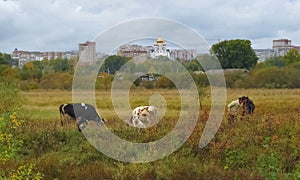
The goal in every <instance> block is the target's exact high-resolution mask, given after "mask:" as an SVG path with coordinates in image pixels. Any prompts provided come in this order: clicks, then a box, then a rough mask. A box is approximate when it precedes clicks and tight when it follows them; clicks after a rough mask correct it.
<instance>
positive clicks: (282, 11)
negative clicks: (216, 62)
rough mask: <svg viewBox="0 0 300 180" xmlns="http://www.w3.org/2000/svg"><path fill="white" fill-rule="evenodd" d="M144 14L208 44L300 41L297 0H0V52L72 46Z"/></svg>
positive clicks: (256, 45)
mask: <svg viewBox="0 0 300 180" xmlns="http://www.w3.org/2000/svg"><path fill="white" fill-rule="evenodd" d="M147 17H159V18H167V19H172V20H175V21H177V22H180V23H183V24H185V25H187V26H189V27H191V28H192V29H194V30H195V31H196V32H197V33H199V34H200V35H202V37H203V38H204V39H206V40H207V41H208V43H209V44H210V45H211V44H214V43H216V42H217V40H218V39H220V40H229V39H237V38H240V39H249V40H251V42H252V47H253V48H272V40H273V39H282V38H288V39H291V40H292V44H293V45H300V23H299V20H300V0H276V1H274V0H243V1H241V0H228V1H224V0H190V1H186V0H181V1H178V0H173V1H171V0H164V1H146V0H145V1H143V0H126V1H125V0H43V1H40V0H24V1H21V0H0V23H1V26H0V52H5V53H11V52H12V51H13V50H14V49H15V48H18V49H19V50H26V51H67V50H77V49H78V43H80V42H85V41H87V40H89V41H92V40H94V39H95V38H96V37H97V35H99V34H101V33H102V32H104V31H106V30H107V29H109V28H111V27H114V26H115V25H117V24H120V23H122V22H125V21H130V20H133V19H138V18H147ZM116 38H117V37H116Z"/></svg>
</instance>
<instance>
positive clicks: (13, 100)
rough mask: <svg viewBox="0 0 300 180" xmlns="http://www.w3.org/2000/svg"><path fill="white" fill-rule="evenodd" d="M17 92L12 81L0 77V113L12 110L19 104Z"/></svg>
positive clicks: (20, 100) (19, 99)
mask: <svg viewBox="0 0 300 180" xmlns="http://www.w3.org/2000/svg"><path fill="white" fill-rule="evenodd" d="M18 92H19V90H18V88H17V86H16V84H15V83H14V82H11V81H7V80H5V79H4V80H3V79H0V99H1V103H0V114H2V113H7V112H12V111H14V110H15V109H17V108H19V107H20V106H21V103H22V99H21V97H20V96H19V94H18Z"/></svg>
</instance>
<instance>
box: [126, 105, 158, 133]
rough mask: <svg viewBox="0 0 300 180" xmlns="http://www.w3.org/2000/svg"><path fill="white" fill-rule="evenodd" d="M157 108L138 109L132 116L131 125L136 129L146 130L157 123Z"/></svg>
mask: <svg viewBox="0 0 300 180" xmlns="http://www.w3.org/2000/svg"><path fill="white" fill-rule="evenodd" d="M156 118H157V108H156V107H155V106H139V107H136V108H135V109H134V110H133V111H132V114H131V119H130V123H131V124H132V125H133V126H134V127H138V128H146V126H148V125H152V124H154V123H155V122H156Z"/></svg>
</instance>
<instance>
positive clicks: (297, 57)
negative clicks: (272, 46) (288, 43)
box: [283, 48, 300, 65]
mask: <svg viewBox="0 0 300 180" xmlns="http://www.w3.org/2000/svg"><path fill="white" fill-rule="evenodd" d="M283 59H284V61H285V64H286V65H289V64H292V63H295V62H300V53H299V51H298V49H296V48H293V49H291V50H289V51H288V52H287V53H286V54H285V55H284V56H283Z"/></svg>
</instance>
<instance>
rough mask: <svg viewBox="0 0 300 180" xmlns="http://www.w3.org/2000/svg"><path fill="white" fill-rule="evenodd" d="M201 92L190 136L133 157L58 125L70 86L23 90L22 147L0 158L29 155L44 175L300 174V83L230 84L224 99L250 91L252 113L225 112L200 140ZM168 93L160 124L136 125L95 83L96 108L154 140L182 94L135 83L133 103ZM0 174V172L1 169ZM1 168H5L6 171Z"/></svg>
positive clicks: (127, 134)
mask: <svg viewBox="0 0 300 180" xmlns="http://www.w3.org/2000/svg"><path fill="white" fill-rule="evenodd" d="M203 92H205V93H204V94H201V104H202V109H201V112H200V117H199V121H198V123H197V125H196V127H195V129H194V131H193V133H192V135H191V136H190V138H189V139H188V140H187V141H186V142H185V143H184V144H183V146H182V147H180V148H179V149H178V150H177V151H175V152H174V153H172V154H170V155H169V156H166V157H164V158H163V159H160V160H157V161H154V162H150V163H145V164H132V163H123V162H120V161H116V160H114V159H111V158H110V157H107V156H106V155H104V154H102V153H101V152H99V151H97V150H96V149H95V148H94V147H93V146H92V145H91V144H90V143H89V142H88V141H87V140H86V139H85V138H84V136H83V135H82V134H80V133H79V132H77V129H76V127H75V125H74V124H73V125H74V126H73V127H71V128H70V129H69V130H63V128H62V127H61V126H60V124H59V121H60V116H59V112H58V107H59V105H60V104H62V103H68V102H71V101H72V93H71V92H70V91H58V90H55V91H42V90H35V91H22V92H21V93H20V94H21V96H22V97H24V98H25V99H26V100H25V103H24V105H23V109H22V110H21V112H20V113H21V115H20V117H19V118H23V119H24V120H25V123H24V124H22V127H21V128H19V129H18V130H17V131H16V132H15V134H16V138H19V139H21V140H22V141H23V142H24V144H23V151H22V152H20V153H19V154H18V156H17V161H16V160H15V159H14V160H11V161H7V162H5V163H2V164H1V163H0V170H1V171H0V172H1V173H2V174H6V175H7V174H9V172H12V171H14V170H16V169H17V168H18V167H19V166H21V165H24V164H28V163H32V164H34V165H35V168H36V171H39V172H41V173H43V174H44V179H220V178H221V179H235V178H236V179H265V178H267V179H272V178H277V179H297V178H298V177H299V175H300V158H299V157H300V151H299V150H298V149H299V147H300V121H299V120H300V119H299V107H300V101H299V99H300V89H272V90H270V89H227V103H229V102H230V101H232V100H235V99H237V97H238V96H242V95H247V96H249V97H250V98H251V99H252V100H253V101H254V103H255V105H256V109H255V114H254V115H253V116H251V117H244V118H241V119H240V118H239V119H238V120H237V121H236V122H235V123H234V124H233V125H229V124H227V120H226V114H225V115H224V119H223V121H222V124H221V126H220V128H219V130H218V133H217V134H216V135H215V138H214V139H213V140H212V141H211V142H210V143H209V144H208V145H207V146H206V147H205V148H202V149H199V148H198V143H199V139H200V137H201V134H202V132H203V128H204V126H205V123H206V120H207V119H208V115H209V112H210V94H209V92H210V91H209V89H206V91H203ZM156 93H159V94H161V95H162V96H164V98H165V100H166V104H167V107H168V109H167V113H166V114H165V116H164V117H163V119H162V121H161V122H160V123H159V124H157V125H156V126H154V127H152V128H149V129H146V130H141V131H136V130H134V128H132V127H129V126H127V125H125V124H124V122H123V121H122V120H120V118H119V117H118V116H117V114H116V113H115V112H114V108H113V104H112V102H111V96H110V92H109V91H97V92H96V103H97V107H98V111H99V113H100V114H101V115H102V116H103V117H104V118H106V119H107V120H108V121H107V123H106V125H107V126H108V127H109V128H110V129H111V130H112V131H113V132H114V133H115V134H116V135H118V136H119V137H121V138H124V139H127V140H129V141H134V142H149V141H153V140H157V139H159V138H161V137H163V136H165V135H166V134H167V133H168V132H169V131H170V130H171V129H172V128H173V127H174V126H175V124H176V122H177V118H178V110H179V109H180V98H179V94H178V91H177V90H138V89H135V90H131V92H130V95H129V97H130V98H129V102H130V105H131V107H135V106H137V105H142V104H148V101H149V98H150V97H151V96H152V95H154V94H156ZM0 175H1V174H0ZM2 176H3V175H2Z"/></svg>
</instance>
